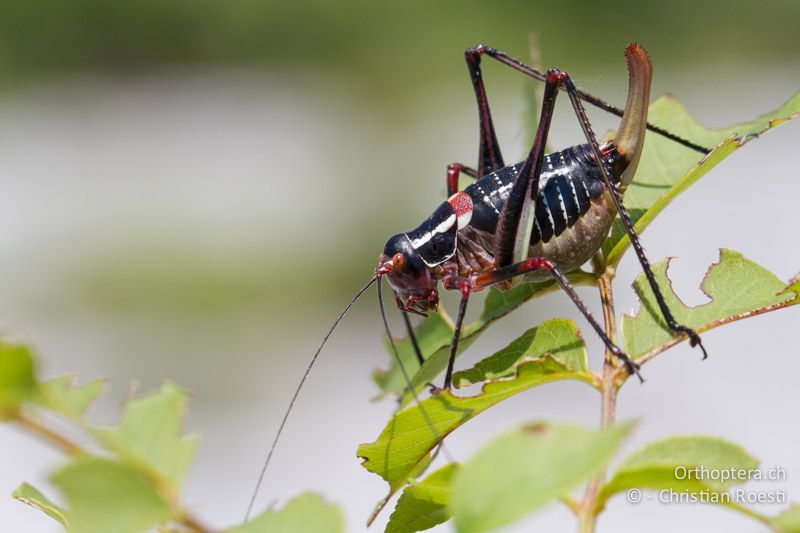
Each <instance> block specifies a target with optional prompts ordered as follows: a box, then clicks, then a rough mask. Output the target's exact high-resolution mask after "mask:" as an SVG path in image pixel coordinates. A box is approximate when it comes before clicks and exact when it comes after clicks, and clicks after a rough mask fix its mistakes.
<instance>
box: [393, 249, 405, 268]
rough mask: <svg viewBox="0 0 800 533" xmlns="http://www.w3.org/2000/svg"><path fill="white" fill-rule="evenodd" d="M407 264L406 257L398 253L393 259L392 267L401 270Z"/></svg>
mask: <svg viewBox="0 0 800 533" xmlns="http://www.w3.org/2000/svg"><path fill="white" fill-rule="evenodd" d="M405 264H406V256H404V255H403V254H402V253H400V252H398V253H396V254H394V256H393V257H392V266H393V267H394V268H395V270H401V269H402V268H403V267H404V266H405Z"/></svg>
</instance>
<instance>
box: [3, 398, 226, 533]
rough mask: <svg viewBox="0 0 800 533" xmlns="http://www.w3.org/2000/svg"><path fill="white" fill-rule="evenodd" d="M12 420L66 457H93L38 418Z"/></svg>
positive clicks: (205, 532) (194, 526)
mask: <svg viewBox="0 0 800 533" xmlns="http://www.w3.org/2000/svg"><path fill="white" fill-rule="evenodd" d="M11 420H13V421H14V422H15V423H16V424H17V425H18V426H20V427H21V428H23V429H24V430H25V431H27V432H28V433H30V434H32V435H34V436H35V437H38V438H39V439H41V440H43V441H45V442H47V443H48V444H50V445H52V446H53V447H55V448H58V449H59V450H60V451H62V452H63V453H65V454H66V455H69V456H71V457H89V456H90V455H91V454H90V453H89V452H88V451H87V450H85V449H84V448H83V447H81V446H80V445H79V444H77V443H75V442H73V441H72V440H70V439H69V438H68V437H65V436H64V435H61V434H60V433H58V432H56V431H55V430H54V429H52V428H49V427H47V426H45V425H44V424H42V423H41V422H40V421H39V420H37V419H36V418H33V417H31V416H28V415H27V414H25V413H22V412H17V413H14V415H13V416H12V418H11ZM153 484H154V486H157V485H158V483H157V480H153ZM165 499H166V500H167V501H171V498H165ZM171 505H177V504H175V503H174V502H171ZM179 516H180V518H179V519H178V520H177V522H178V523H179V524H180V525H181V526H183V527H184V528H185V529H187V530H188V531H192V532H193V533H211V530H210V529H208V528H206V527H205V526H203V525H202V524H201V523H200V522H199V521H198V520H197V519H196V518H195V517H194V516H192V515H191V514H190V513H188V512H187V511H185V510H183V509H179Z"/></svg>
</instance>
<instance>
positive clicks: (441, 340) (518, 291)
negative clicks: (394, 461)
mask: <svg viewBox="0 0 800 533" xmlns="http://www.w3.org/2000/svg"><path fill="white" fill-rule="evenodd" d="M569 279H570V281H571V282H572V283H573V284H575V285H592V284H594V283H595V279H594V277H592V276H591V275H590V274H587V273H585V272H583V271H575V272H572V273H570V274H569ZM557 288H558V287H557V285H556V284H555V283H553V282H550V281H545V282H540V283H524V284H522V285H518V286H516V287H513V288H511V289H509V290H507V291H501V290H499V289H497V288H495V287H492V288H491V289H489V292H488V293H487V295H486V300H485V302H484V307H483V311H482V312H481V316H480V317H479V318H478V320H476V321H474V322H472V323H470V324H468V325H465V326H464V328H463V331H462V335H461V340H460V341H459V343H458V353H459V355H460V354H461V353H463V351H464V350H466V349H467V348H469V346H470V345H471V344H472V343H473V342H475V341H476V340H477V339H478V337H479V336H480V335H481V334H482V333H483V332H484V331H486V330H487V329H488V328H489V326H491V325H492V324H493V323H494V322H496V321H497V320H499V319H500V318H502V317H504V316H505V315H507V314H508V313H510V312H511V311H513V310H515V309H517V308H518V307H520V306H521V305H522V304H524V303H525V302H527V301H529V300H531V299H533V298H535V297H538V296H541V295H543V294H546V293H548V292H550V291H554V290H556V289H557ZM438 314H440V315H442V316H443V317H446V315H445V313H444V311H443V310H442V309H441V308H440V310H439V311H438ZM431 319H432V317H429V318H428V319H427V320H431ZM433 320H436V319H433ZM442 320H444V322H445V324H446V327H447V328H449V329H444V328H441V327H439V326H437V327H436V328H431V329H432V330H433V331H432V333H431V337H430V338H428V336H427V332H426V331H420V330H419V329H420V328H416V329H415V333H416V335H417V342H418V343H419V344H420V350H421V351H422V354H423V358H424V359H425V363H424V364H423V365H422V367H421V368H419V364H418V363H417V360H416V357H415V356H414V355H413V351H410V350H412V348H411V344H410V341H409V340H408V339H404V340H403V341H402V343H403V344H404V349H405V350H409V351H407V352H405V353H406V356H405V359H404V365H407V366H406V368H408V369H409V374H413V375H412V378H411V384H412V387H413V389H414V390H415V391H419V390H421V389H423V388H424V387H425V386H426V385H427V384H428V383H431V382H432V381H434V380H435V379H436V377H437V376H439V374H441V373H442V371H444V369H445V368H446V367H447V361H448V359H449V357H450V341H451V340H452V336H453V326H452V325H451V323H450V322H451V321H450V319H449V318H443V319H442ZM424 324H425V321H424V322H423V325H424ZM423 345H425V346H429V347H430V349H429V350H427V351H426V350H424V349H422V346H423ZM392 359H394V357H393V356H392ZM405 361H409V362H408V363H406V362H405ZM417 368H419V370H418V371H417V372H416V373H413V369H417ZM384 379H385V380H386V382H387V383H391V384H393V386H394V387H396V388H395V389H394V391H396V392H399V391H401V390H404V389H405V388H406V384H405V380H404V379H403V376H402V374H401V373H400V371H399V368H397V367H396V365H394V364H393V365H392V368H391V372H390V374H389V375H387V376H384ZM387 392H392V391H391V389H387V390H386V391H384V393H387ZM411 400H413V396H412V395H411V394H410V393H406V394H405V395H404V396H403V397H402V398H401V402H400V404H401V405H406V404H408V403H409V402H411Z"/></svg>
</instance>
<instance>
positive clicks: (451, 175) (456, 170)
mask: <svg viewBox="0 0 800 533" xmlns="http://www.w3.org/2000/svg"><path fill="white" fill-rule="evenodd" d="M460 173H461V163H453V164H452V165H447V194H455V193H456V192H458V175H459V174H460Z"/></svg>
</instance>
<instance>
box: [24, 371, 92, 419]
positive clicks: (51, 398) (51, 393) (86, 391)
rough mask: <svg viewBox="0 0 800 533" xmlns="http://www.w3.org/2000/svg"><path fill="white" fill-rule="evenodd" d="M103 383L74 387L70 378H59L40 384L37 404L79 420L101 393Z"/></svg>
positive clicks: (73, 382)
mask: <svg viewBox="0 0 800 533" xmlns="http://www.w3.org/2000/svg"><path fill="white" fill-rule="evenodd" d="M104 385H105V381H104V380H102V379H96V380H94V381H90V382H89V383H86V384H85V385H76V384H75V378H73V377H72V376H61V377H57V378H53V379H51V380H48V381H45V382H44V383H42V384H41V391H42V394H41V398H39V399H38V401H37V403H39V405H41V406H42V407H44V408H46V409H50V410H52V411H55V412H57V413H60V414H62V415H65V416H68V417H72V418H79V417H80V416H81V415H83V414H84V412H85V411H86V409H88V408H89V406H90V405H91V404H92V402H94V401H95V400H96V399H97V397H98V396H100V393H102V392H103V386H104Z"/></svg>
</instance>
